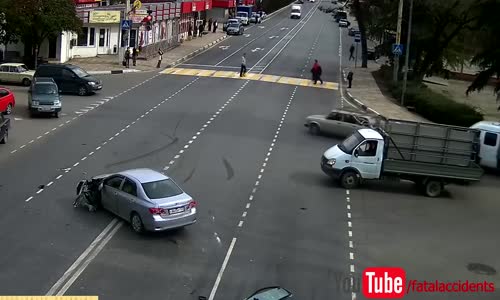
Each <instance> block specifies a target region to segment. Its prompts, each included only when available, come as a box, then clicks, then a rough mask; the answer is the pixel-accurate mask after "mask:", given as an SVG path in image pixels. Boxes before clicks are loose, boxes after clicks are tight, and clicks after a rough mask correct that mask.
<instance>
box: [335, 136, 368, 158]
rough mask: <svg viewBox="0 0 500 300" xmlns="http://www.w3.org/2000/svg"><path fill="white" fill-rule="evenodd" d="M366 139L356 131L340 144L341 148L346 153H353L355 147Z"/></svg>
mask: <svg viewBox="0 0 500 300" xmlns="http://www.w3.org/2000/svg"><path fill="white" fill-rule="evenodd" d="M363 140H364V138H363V136H362V135H361V134H360V133H359V132H356V133H354V134H353V135H351V136H349V137H348V138H346V139H345V140H344V141H343V142H342V143H340V144H339V148H340V150H342V151H344V153H347V154H352V151H353V150H354V148H356V146H357V145H359V144H360V143H361V142H362V141H363Z"/></svg>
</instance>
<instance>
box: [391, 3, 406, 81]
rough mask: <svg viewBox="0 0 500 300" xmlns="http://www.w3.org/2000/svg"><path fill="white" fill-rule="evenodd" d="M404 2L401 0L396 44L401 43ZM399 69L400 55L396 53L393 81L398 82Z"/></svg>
mask: <svg viewBox="0 0 500 300" xmlns="http://www.w3.org/2000/svg"><path fill="white" fill-rule="evenodd" d="M403 2H404V0H399V8H398V25H397V26H398V27H397V32H396V44H397V45H400V44H401V23H402V22H403ZM398 71H399V55H398V54H394V73H393V81H394V82H395V83H396V82H398Z"/></svg>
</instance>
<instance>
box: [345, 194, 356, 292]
mask: <svg viewBox="0 0 500 300" xmlns="http://www.w3.org/2000/svg"><path fill="white" fill-rule="evenodd" d="M345 193H346V202H347V234H348V235H349V249H350V251H349V260H350V264H349V271H350V272H351V274H350V275H351V276H350V277H351V279H352V278H354V242H353V241H352V240H353V239H352V219H351V197H350V196H349V194H350V191H349V190H346V191H345ZM351 290H352V291H354V281H353V280H351ZM351 299H356V293H354V292H352V293H351Z"/></svg>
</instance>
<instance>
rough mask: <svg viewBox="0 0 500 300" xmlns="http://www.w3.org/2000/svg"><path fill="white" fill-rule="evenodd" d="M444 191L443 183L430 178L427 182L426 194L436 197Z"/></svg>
mask: <svg viewBox="0 0 500 300" xmlns="http://www.w3.org/2000/svg"><path fill="white" fill-rule="evenodd" d="M442 191H443V184H442V183H441V182H439V181H436V180H429V181H427V182H426V183H425V195H426V196H427V197H431V198H435V197H439V195H441V192H442Z"/></svg>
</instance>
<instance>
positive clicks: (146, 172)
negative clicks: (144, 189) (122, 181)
mask: <svg viewBox="0 0 500 300" xmlns="http://www.w3.org/2000/svg"><path fill="white" fill-rule="evenodd" d="M119 174H122V175H125V176H128V177H132V178H135V179H136V180H138V181H139V182H140V183H147V182H153V181H159V180H165V179H168V176H166V175H163V174H162V173H160V172H157V171H155V170H152V169H147V168H141V169H130V170H125V171H122V172H120V173H119Z"/></svg>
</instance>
